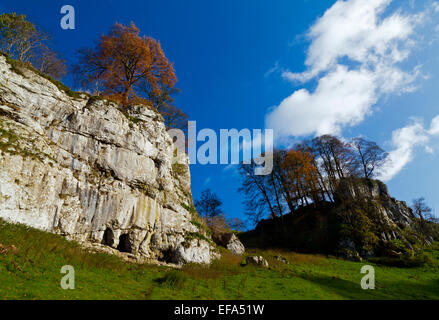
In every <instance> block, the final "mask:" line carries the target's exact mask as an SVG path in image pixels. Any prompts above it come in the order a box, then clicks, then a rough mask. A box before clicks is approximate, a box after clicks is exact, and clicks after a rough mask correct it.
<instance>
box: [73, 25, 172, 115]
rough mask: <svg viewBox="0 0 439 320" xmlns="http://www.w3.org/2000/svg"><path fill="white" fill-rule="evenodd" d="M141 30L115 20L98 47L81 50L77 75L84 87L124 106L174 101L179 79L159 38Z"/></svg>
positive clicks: (75, 70)
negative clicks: (148, 35) (147, 35)
mask: <svg viewBox="0 0 439 320" xmlns="http://www.w3.org/2000/svg"><path fill="white" fill-rule="evenodd" d="M139 33H140V31H139V29H138V28H137V27H136V26H135V25H134V23H131V25H130V26H124V25H122V24H119V23H116V24H115V25H114V26H113V27H112V28H111V29H110V31H109V33H108V34H104V35H102V36H101V37H100V39H99V41H98V42H97V44H96V46H95V48H91V49H90V48H89V49H81V50H79V52H78V55H79V64H77V65H75V66H74V73H75V78H76V80H77V82H78V83H79V84H80V85H81V86H82V87H84V88H88V89H90V90H92V91H93V92H94V93H95V94H98V95H99V94H103V95H104V96H106V97H109V98H111V99H113V100H115V101H117V102H119V103H121V104H122V105H123V106H124V107H127V106H128V105H129V104H133V103H143V104H149V105H153V106H154V107H156V108H157V109H159V108H164V106H167V105H169V103H170V102H172V98H171V94H170V93H172V92H173V89H174V86H175V83H176V82H177V77H176V76H175V71H174V67H173V65H172V63H170V62H169V61H168V59H167V58H166V56H165V54H164V52H163V50H162V48H161V45H160V42H158V41H157V40H155V39H153V38H151V37H146V36H143V37H142V36H140V35H139Z"/></svg>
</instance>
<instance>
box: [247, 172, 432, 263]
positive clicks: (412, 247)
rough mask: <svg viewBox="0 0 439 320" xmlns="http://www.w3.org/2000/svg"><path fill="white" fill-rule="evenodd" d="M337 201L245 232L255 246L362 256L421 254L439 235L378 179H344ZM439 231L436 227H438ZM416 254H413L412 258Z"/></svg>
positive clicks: (303, 208)
mask: <svg viewBox="0 0 439 320" xmlns="http://www.w3.org/2000/svg"><path fill="white" fill-rule="evenodd" d="M335 194H336V199H335V201H334V202H326V201H325V202H320V203H313V204H310V205H308V206H305V207H301V208H299V209H298V210H297V211H296V212H295V213H294V214H287V215H284V216H282V217H281V218H276V219H266V220H262V221H260V222H259V223H258V224H257V226H256V228H255V229H254V230H251V231H248V232H245V233H242V234H240V239H241V240H242V241H243V243H244V245H245V246H246V247H250V248H273V247H274V248H283V249H288V250H295V251H300V252H305V253H324V254H333V255H337V256H340V257H343V258H347V259H357V260H361V259H362V257H363V258H368V257H374V256H387V257H389V256H390V257H393V258H395V257H396V258H398V256H403V255H404V254H406V255H407V256H408V257H409V258H410V257H414V256H416V252H417V251H419V249H420V248H423V247H425V246H428V245H430V244H431V242H432V241H434V240H435V238H436V237H437V225H436V224H435V223H431V226H432V228H431V230H429V232H427V230H426V229H425V228H424V229H421V228H420V226H419V221H418V220H419V219H418V218H417V217H416V216H415V215H414V213H413V211H412V209H411V208H409V207H408V206H407V204H406V203H405V202H403V201H398V200H396V199H395V198H393V197H391V195H390V194H389V191H388V189H387V186H386V185H385V184H384V183H382V182H380V181H377V180H371V179H359V178H348V179H344V180H341V181H340V182H339V185H338V189H337V190H336V193H335ZM434 230H436V231H434ZM410 259H411V258H410Z"/></svg>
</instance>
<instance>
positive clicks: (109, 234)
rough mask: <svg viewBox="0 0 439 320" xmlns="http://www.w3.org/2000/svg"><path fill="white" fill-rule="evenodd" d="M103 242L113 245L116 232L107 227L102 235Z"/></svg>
mask: <svg viewBox="0 0 439 320" xmlns="http://www.w3.org/2000/svg"><path fill="white" fill-rule="evenodd" d="M102 244H104V245H106V246H110V247H112V246H113V244H114V233H113V230H111V229H110V228H107V229H106V230H105V232H104V236H103V237H102Z"/></svg>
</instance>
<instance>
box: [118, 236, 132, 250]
mask: <svg viewBox="0 0 439 320" xmlns="http://www.w3.org/2000/svg"><path fill="white" fill-rule="evenodd" d="M117 250H119V251H120V252H128V253H131V252H132V248H131V241H130V236H129V235H128V234H122V235H120V237H119V245H118V246H117Z"/></svg>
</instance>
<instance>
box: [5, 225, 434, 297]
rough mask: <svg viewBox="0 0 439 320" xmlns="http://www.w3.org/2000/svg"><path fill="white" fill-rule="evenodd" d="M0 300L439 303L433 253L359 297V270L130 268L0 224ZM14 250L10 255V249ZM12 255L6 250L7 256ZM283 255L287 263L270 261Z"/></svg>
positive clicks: (381, 274) (310, 258)
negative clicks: (67, 270) (66, 271)
mask: <svg viewBox="0 0 439 320" xmlns="http://www.w3.org/2000/svg"><path fill="white" fill-rule="evenodd" d="M0 244H1V247H0V283H2V286H1V287H0V299H243V300H245V299H438V298H439V289H438V287H437V282H438V281H439V267H438V265H439V264H438V262H439V250H438V249H433V248H431V249H429V250H428V252H427V254H428V255H429V256H431V257H432V259H433V262H432V263H433V265H426V266H424V267H417V268H395V267H384V266H379V265H375V264H373V263H371V264H372V265H373V266H374V267H375V270H376V289H375V290H368V291H366V290H362V289H361V287H360V280H361V278H362V276H363V275H362V274H361V273H360V269H361V267H362V266H363V265H364V263H358V262H349V261H344V260H338V259H336V258H335V257H330V256H323V255H306V254H296V253H292V252H281V251H271V250H263V251H262V250H251V251H250V252H249V253H247V254H248V255H251V254H261V255H263V256H265V257H266V258H267V259H268V261H269V263H270V268H269V269H262V268H257V267H253V266H245V267H241V266H240V264H241V261H242V258H241V257H237V256H233V255H230V254H228V253H226V252H223V257H222V259H221V260H218V261H215V262H214V263H213V264H212V265H211V266H210V267H203V266H201V265H193V264H190V265H186V266H185V267H183V268H182V269H173V268H169V267H159V266H152V265H140V264H131V263H127V262H125V261H123V260H122V259H120V258H119V257H117V256H114V255H108V254H105V253H91V252H87V251H85V250H84V249H83V248H81V247H80V246H79V245H78V244H76V243H73V242H69V241H67V240H65V238H63V237H61V236H58V235H54V234H50V233H46V232H42V231H39V230H36V229H33V228H29V227H26V226H23V225H12V224H8V223H5V222H3V221H0ZM12 246H14V247H12ZM11 248H12V249H11ZM279 254H281V255H283V256H284V257H285V258H286V259H287V260H288V261H289V262H290V263H289V264H288V265H287V264H284V263H282V262H280V261H278V260H276V259H275V258H274V257H275V256H276V255H279ZM66 264H70V265H73V266H75V275H76V279H75V280H76V281H75V285H76V286H75V290H62V289H61V287H60V280H61V277H62V276H63V275H62V274H61V273H60V269H61V267H62V266H63V265H66Z"/></svg>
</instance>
